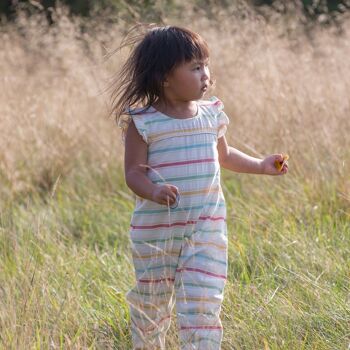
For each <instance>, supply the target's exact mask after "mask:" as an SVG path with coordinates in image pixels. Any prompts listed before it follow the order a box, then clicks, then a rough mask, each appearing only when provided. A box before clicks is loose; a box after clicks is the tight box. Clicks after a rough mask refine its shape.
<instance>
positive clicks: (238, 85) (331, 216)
mask: <svg viewBox="0 0 350 350" xmlns="http://www.w3.org/2000/svg"><path fill="white" fill-rule="evenodd" d="M199 17H200V16H195V15H191V14H189V15H187V17H186V16H184V17H183V18H182V19H181V21H180V20H174V21H169V22H171V23H176V24H182V25H185V26H189V27H191V28H192V29H194V30H197V31H198V32H199V33H201V34H202V35H203V36H204V37H205V38H206V40H207V41H208V43H209V46H210V48H211V53H212V57H211V62H212V70H213V73H214V75H215V78H216V81H217V82H216V88H215V91H213V92H212V93H213V94H215V95H216V96H218V97H219V98H221V99H222V100H223V101H224V103H225V110H226V112H227V114H228V115H229V116H230V119H231V125H230V128H229V132H228V138H229V140H230V141H231V144H232V145H233V146H236V147H238V148H240V149H243V150H244V151H246V152H247V153H250V154H252V155H265V154H269V153H272V152H286V153H288V154H289V155H290V157H291V160H290V174H289V175H288V177H286V178H285V179H263V180H262V179H261V178H260V177H246V176H241V177H234V176H233V175H232V174H228V173H225V172H224V174H223V179H224V188H225V194H226V197H227V200H228V204H229V208H228V209H229V214H230V220H231V221H230V222H229V225H230V232H233V234H232V236H231V241H230V254H231V255H230V275H229V276H230V278H229V284H228V287H227V290H226V302H225V304H224V312H223V316H224V325H225V329H226V336H225V341H224V345H223V348H225V349H232V348H237V349H249V350H250V349H257V348H264V349H297V348H300V349H340V348H344V349H345V345H344V344H348V343H349V334H348V329H347V325H348V324H349V320H350V316H349V315H350V311H349V307H348V300H346V297H345V296H346V295H348V293H349V289H348V287H346V286H348V281H349V276H348V268H349V266H348V258H347V257H348V254H349V249H348V243H349V241H348V239H349V229H350V227H349V224H348V222H349V215H350V213H349V201H350V177H349V175H348V174H349V171H350V137H349V132H350V118H349V114H350V99H349V90H350V89H349V88H350V86H349V79H348V76H349V75H350V60H349V57H350V21H349V20H348V21H345V22H344V24H343V34H342V35H338V34H337V33H335V32H334V31H333V30H332V29H321V28H319V29H317V30H316V31H315V32H314V33H313V39H312V40H310V38H309V37H308V36H306V35H304V33H303V31H302V30H301V29H300V28H298V27H295V26H294V22H293V19H289V20H288V23H287V24H286V23H282V21H280V20H272V21H271V22H270V23H266V22H265V21H263V20H262V19H261V17H259V16H257V15H253V14H252V13H249V16H248V17H247V18H246V19H239V18H238V17H237V18H225V15H222V19H221V20H220V21H219V22H210V21H208V20H206V19H204V18H199ZM79 25H80V23H79V21H77V20H76V21H72V20H70V19H69V18H68V17H67V15H66V13H65V11H64V10H63V9H59V11H58V12H57V14H56V22H55V24H54V25H53V26H51V27H49V26H48V25H47V24H46V23H45V21H44V20H43V18H41V17H40V16H38V17H36V16H33V17H32V18H30V19H28V18H26V17H25V16H20V17H19V19H18V21H17V22H16V23H13V24H8V25H6V26H5V27H3V28H2V29H1V31H0V42H1V50H0V91H1V93H0V116H1V118H0V130H1V138H0V196H1V200H0V225H1V226H0V248H1V249H0V253H1V255H0V259H1V266H4V268H3V270H2V271H1V268H0V344H1V345H0V346H4V347H5V348H11V349H12V348H13V349H25V348H28V344H31V348H38V349H39V348H41V347H43V348H52V349H54V348H58V347H61V348H74V349H78V348H79V349H87V348H106V349H110V348H113V347H114V348H120V349H124V348H125V349H126V348H128V346H129V345H130V335H129V333H128V327H127V323H126V322H125V317H128V316H127V315H128V311H127V307H126V304H125V299H124V297H123V295H124V294H123V293H124V292H125V291H126V290H127V289H128V288H129V287H130V284H131V283H132V274H131V273H130V271H131V263H130V260H129V255H128V254H125V251H126V249H127V247H128V238H127V237H128V236H127V229H128V221H129V215H130V213H131V211H132V205H133V199H132V197H131V196H130V193H129V192H127V190H126V188H125V184H123V179H122V175H121V173H120V168H119V165H120V162H121V160H122V154H123V146H122V142H121V138H120V133H119V131H118V130H117V128H116V127H115V123H114V121H113V120H111V119H108V118H107V115H108V105H109V96H108V94H106V93H102V92H103V91H104V90H105V88H106V87H107V86H108V82H109V81H110V79H111V77H112V76H113V75H114V74H115V71H116V70H117V69H118V67H119V66H120V64H121V62H122V58H123V55H125V52H124V53H121V54H116V55H114V56H113V57H112V58H111V59H110V60H108V61H105V60H104V59H103V57H104V55H105V54H106V53H107V52H109V51H111V50H113V49H114V48H115V47H116V46H118V44H119V43H120V41H121V39H122V36H123V35H122V33H123V25H120V26H118V25H112V24H109V25H105V24H103V23H98V22H97V23H94V25H93V26H91V27H90V29H89V30H88V31H87V32H86V33H85V34H81V33H80V31H79ZM91 28H93V30H91ZM287 29H288V30H287ZM287 33H289V34H288V35H287ZM261 185H262V186H261ZM38 194H39V196H38ZM116 213H117V214H118V215H117V220H116ZM67 276H68V278H67ZM116 280H117V282H116ZM175 338H176V337H175ZM170 342H171V344H174V342H176V339H175V340H174V337H172V338H171V339H170ZM332 342H333V343H332ZM342 346H343V347H342ZM171 347H173V345H171Z"/></svg>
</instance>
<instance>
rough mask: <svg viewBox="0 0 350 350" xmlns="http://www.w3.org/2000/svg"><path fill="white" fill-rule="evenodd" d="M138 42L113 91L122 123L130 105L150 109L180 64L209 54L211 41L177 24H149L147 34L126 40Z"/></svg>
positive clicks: (115, 105) (115, 106) (114, 106)
mask: <svg viewBox="0 0 350 350" xmlns="http://www.w3.org/2000/svg"><path fill="white" fill-rule="evenodd" d="M129 41H130V42H131V43H132V44H135V43H136V46H134V47H133V50H132V52H131V54H130V56H129V58H128V60H127V61H126V62H125V64H124V66H123V67H122V69H121V71H120V73H119V75H118V77H117V80H116V82H115V87H114V91H113V93H112V114H114V115H115V116H116V120H117V122H118V120H119V117H120V116H121V115H122V114H128V113H130V112H128V110H129V108H132V107H136V106H139V105H141V106H142V107H144V108H145V109H147V108H149V107H150V106H151V105H152V104H153V103H154V102H156V101H157V100H158V99H159V98H160V97H162V94H163V82H164V80H165V78H166V75H167V74H168V73H169V72H170V71H171V70H172V69H174V68H175V67H176V66H177V65H179V64H182V63H184V62H187V61H190V60H192V59H200V60H204V59H207V58H208V57H209V49H208V45H207V43H206V42H205V41H204V40H203V39H202V37H201V36H200V35H198V34H197V33H195V32H193V31H191V30H189V29H185V28H181V27H176V26H166V27H154V26H153V27H148V28H147V32H146V34H143V35H141V36H137V35H136V36H134V37H132V38H131V40H128V39H127V40H126V43H124V44H122V47H124V46H127V45H128V44H129Z"/></svg>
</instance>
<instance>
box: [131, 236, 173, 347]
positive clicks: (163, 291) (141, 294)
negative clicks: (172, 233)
mask: <svg viewBox="0 0 350 350" xmlns="http://www.w3.org/2000/svg"><path fill="white" fill-rule="evenodd" d="M166 243H167V244H157V242H155V243H153V242H152V243H147V242H146V243H145V242H142V241H140V240H133V242H132V252H133V261H134V266H135V273H136V280H137V282H136V285H135V287H134V288H132V289H131V290H130V291H129V292H128V293H127V300H128V303H129V305H130V315H131V331H132V340H133V346H134V349H149V350H153V349H165V335H166V332H167V330H168V329H169V327H170V321H171V319H170V317H171V311H172V309H173V306H174V280H175V270H176V267H177V263H178V252H176V247H174V245H173V243H172V242H171V241H170V243H169V242H166ZM178 250H180V247H178Z"/></svg>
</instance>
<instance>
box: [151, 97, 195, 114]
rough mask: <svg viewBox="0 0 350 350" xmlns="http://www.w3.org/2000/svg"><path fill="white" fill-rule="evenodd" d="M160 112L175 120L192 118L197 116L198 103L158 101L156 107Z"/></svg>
mask: <svg viewBox="0 0 350 350" xmlns="http://www.w3.org/2000/svg"><path fill="white" fill-rule="evenodd" d="M153 106H154V108H156V109H157V110H158V111H159V112H162V113H164V114H167V115H169V116H172V117H175V118H191V117H194V116H196V114H197V112H198V111H197V109H198V107H197V103H196V101H179V100H172V99H166V100H165V99H163V100H158V101H157V102H156V103H155V104H154V105H153Z"/></svg>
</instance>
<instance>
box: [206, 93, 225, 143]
mask: <svg viewBox="0 0 350 350" xmlns="http://www.w3.org/2000/svg"><path fill="white" fill-rule="evenodd" d="M210 100H211V102H212V103H213V106H214V108H215V115H216V123H217V130H218V138H220V137H222V136H224V135H225V133H226V130H227V126H228V125H229V123H230V120H229V118H228V116H227V115H226V113H225V112H224V111H223V109H224V104H223V103H222V101H221V100H219V99H218V98H217V97H215V96H213V97H212V98H211V99H210Z"/></svg>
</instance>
